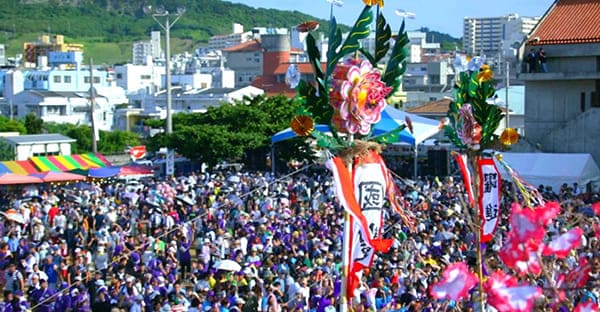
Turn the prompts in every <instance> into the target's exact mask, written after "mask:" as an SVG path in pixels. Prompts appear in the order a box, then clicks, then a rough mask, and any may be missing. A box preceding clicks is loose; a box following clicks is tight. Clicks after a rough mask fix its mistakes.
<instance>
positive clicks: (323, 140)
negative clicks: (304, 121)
mask: <svg viewBox="0 0 600 312" xmlns="http://www.w3.org/2000/svg"><path fill="white" fill-rule="evenodd" d="M311 136H312V137H313V138H315V140H316V143H317V146H318V147H320V148H326V149H330V150H334V151H335V150H337V149H339V148H341V147H342V146H341V145H340V144H339V143H338V141H337V140H336V139H335V138H333V137H330V136H328V135H326V134H325V133H323V132H321V131H319V130H314V131H313V132H312V133H311Z"/></svg>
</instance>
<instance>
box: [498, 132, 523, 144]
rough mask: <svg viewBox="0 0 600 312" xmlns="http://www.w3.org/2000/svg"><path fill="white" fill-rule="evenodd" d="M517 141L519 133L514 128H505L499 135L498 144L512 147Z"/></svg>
mask: <svg viewBox="0 0 600 312" xmlns="http://www.w3.org/2000/svg"><path fill="white" fill-rule="evenodd" d="M518 141H519V132H517V130H516V129H515V128H505V129H504V131H502V134H501V135H500V142H502V144H504V145H513V144H515V143H517V142H518Z"/></svg>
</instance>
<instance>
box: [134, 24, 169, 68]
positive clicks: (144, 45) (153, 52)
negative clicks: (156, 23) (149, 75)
mask: <svg viewBox="0 0 600 312" xmlns="http://www.w3.org/2000/svg"><path fill="white" fill-rule="evenodd" d="M161 58H163V53H162V48H161V47H160V31H153V32H151V33H150V41H138V42H135V43H133V46H132V61H131V62H132V64H133V65H149V62H150V61H152V60H158V59H161Z"/></svg>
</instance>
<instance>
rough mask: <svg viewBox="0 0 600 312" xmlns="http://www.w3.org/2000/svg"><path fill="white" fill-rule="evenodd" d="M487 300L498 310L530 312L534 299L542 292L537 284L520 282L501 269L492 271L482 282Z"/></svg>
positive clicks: (502, 311) (501, 311) (504, 311)
mask: <svg viewBox="0 0 600 312" xmlns="http://www.w3.org/2000/svg"><path fill="white" fill-rule="evenodd" d="M484 287H485V290H486V293H487V296H488V302H489V303H490V304H491V305H492V306H493V307H494V308H496V310H498V311H499V312H530V311H533V305H534V301H535V299H536V298H537V297H539V296H540V295H541V294H542V289H541V288H540V287H537V286H528V285H526V284H520V283H519V282H518V280H517V279H516V278H515V277H513V276H510V275H507V274H505V273H504V272H502V271H496V272H494V273H493V274H492V275H491V276H490V277H489V278H488V279H487V280H486V281H485V283H484Z"/></svg>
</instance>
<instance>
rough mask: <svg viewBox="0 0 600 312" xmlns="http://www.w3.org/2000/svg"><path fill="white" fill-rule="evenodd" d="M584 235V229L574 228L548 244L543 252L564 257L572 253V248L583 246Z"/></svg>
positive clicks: (547, 254) (560, 257) (545, 254)
mask: <svg viewBox="0 0 600 312" xmlns="http://www.w3.org/2000/svg"><path fill="white" fill-rule="evenodd" d="M582 235H583V230H582V229H581V228H579V227H575V228H572V229H571V230H569V231H568V232H566V233H564V234H562V235H560V236H559V237H557V238H556V239H554V240H553V241H551V242H550V243H549V244H548V245H546V246H545V247H544V249H543V251H542V254H543V255H544V256H550V255H554V256H556V257H557V258H559V259H563V258H565V257H567V256H568V255H569V253H571V250H573V249H576V248H578V247H579V246H581V236H582Z"/></svg>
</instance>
